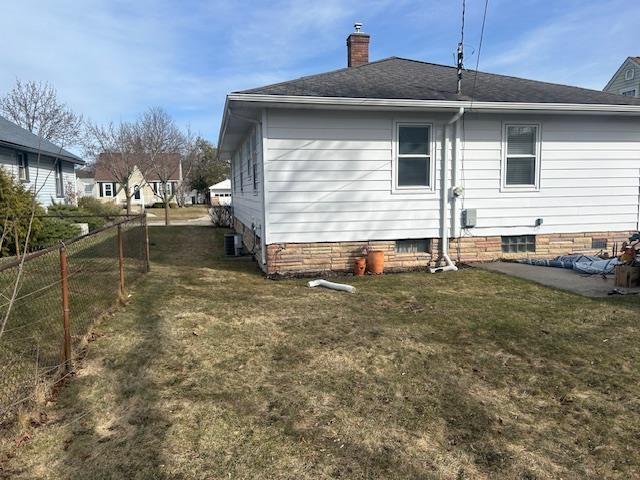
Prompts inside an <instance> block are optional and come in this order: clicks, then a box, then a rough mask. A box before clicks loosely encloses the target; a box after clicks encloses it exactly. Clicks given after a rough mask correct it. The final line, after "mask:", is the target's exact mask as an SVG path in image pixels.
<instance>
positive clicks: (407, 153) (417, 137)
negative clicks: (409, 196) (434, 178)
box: [395, 123, 432, 189]
mask: <svg viewBox="0 0 640 480" xmlns="http://www.w3.org/2000/svg"><path fill="white" fill-rule="evenodd" d="M431 160H432V154H431V125H428V124H406V123H405V124H402V123H400V124H398V130H397V143H396V162H395V164H396V165H395V169H396V171H395V174H396V188H398V189H415V188H431V171H432V162H431Z"/></svg>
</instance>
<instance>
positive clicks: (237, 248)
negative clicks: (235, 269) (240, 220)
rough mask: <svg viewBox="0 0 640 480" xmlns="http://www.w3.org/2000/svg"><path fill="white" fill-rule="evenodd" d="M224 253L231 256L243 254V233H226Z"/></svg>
mask: <svg viewBox="0 0 640 480" xmlns="http://www.w3.org/2000/svg"><path fill="white" fill-rule="evenodd" d="M224 254H225V255H227V256H229V257H239V256H240V255H242V235H240V234H239V233H227V234H225V236H224Z"/></svg>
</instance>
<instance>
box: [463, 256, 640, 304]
mask: <svg viewBox="0 0 640 480" xmlns="http://www.w3.org/2000/svg"><path fill="white" fill-rule="evenodd" d="M474 267H476V268H481V269H484V270H489V271H492V272H499V273H504V274H506V275H512V276H514V277H519V278H523V279H525V280H530V281H532V282H536V283H540V284H542V285H545V286H547V287H553V288H558V289H560V290H566V291H569V292H573V293H577V294H578V295H583V296H585V297H606V296H607V293H608V292H609V291H611V290H613V289H614V288H616V286H615V283H614V278H613V275H607V277H606V278H602V276H601V275H583V274H580V273H578V272H575V271H573V270H567V269H564V268H554V267H540V266H537V265H527V264H524V263H512V262H491V263H478V264H475V265H474ZM620 290H622V291H624V292H639V293H640V288H620Z"/></svg>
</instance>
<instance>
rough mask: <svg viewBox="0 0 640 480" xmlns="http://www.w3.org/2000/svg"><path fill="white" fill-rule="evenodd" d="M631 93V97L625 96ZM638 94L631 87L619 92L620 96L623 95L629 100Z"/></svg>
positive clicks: (636, 90) (635, 89)
mask: <svg viewBox="0 0 640 480" xmlns="http://www.w3.org/2000/svg"><path fill="white" fill-rule="evenodd" d="M631 92H633V95H626V94H627V93H631ZM637 93H638V89H637V88H635V87H633V88H624V89H622V90H620V95H623V96H625V97H629V98H635V96H636V95H637Z"/></svg>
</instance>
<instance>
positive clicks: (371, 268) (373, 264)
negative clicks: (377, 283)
mask: <svg viewBox="0 0 640 480" xmlns="http://www.w3.org/2000/svg"><path fill="white" fill-rule="evenodd" d="M367 271H368V272H369V273H373V274H374V275H380V274H381V273H382V272H383V271H384V252H381V251H372V252H369V253H368V254H367Z"/></svg>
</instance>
